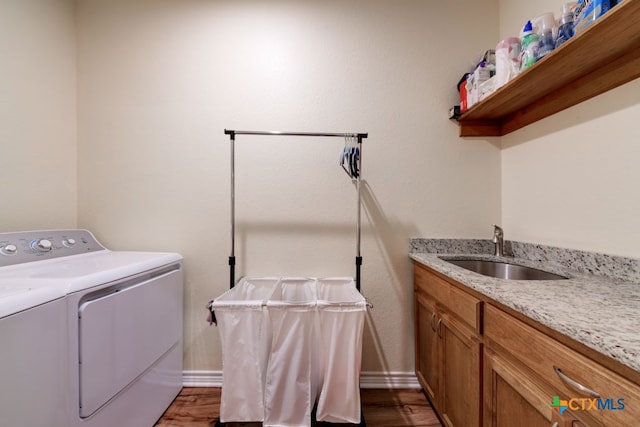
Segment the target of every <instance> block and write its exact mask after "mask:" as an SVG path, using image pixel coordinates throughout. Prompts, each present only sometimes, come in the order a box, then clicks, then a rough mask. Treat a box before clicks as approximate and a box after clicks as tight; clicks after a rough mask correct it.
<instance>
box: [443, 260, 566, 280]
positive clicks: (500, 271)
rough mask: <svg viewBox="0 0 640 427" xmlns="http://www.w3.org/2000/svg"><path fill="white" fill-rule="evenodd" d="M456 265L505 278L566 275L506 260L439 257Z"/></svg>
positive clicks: (555, 278) (546, 278)
mask: <svg viewBox="0 0 640 427" xmlns="http://www.w3.org/2000/svg"><path fill="white" fill-rule="evenodd" d="M440 259H442V260H443V261H447V262H449V263H451V264H453V265H457V266H458V267H462V268H465V269H467V270H470V271H473V272H475V273H479V274H482V275H485V276H489V277H496V278H498V279H507V280H563V279H567V277H564V276H560V275H559V274H554V273H549V272H548V271H543V270H538V269H536V268H530V267H525V266H523V265H517V264H510V263H508V262H499V261H487V260H477V259H472V260H470V259H446V258H440Z"/></svg>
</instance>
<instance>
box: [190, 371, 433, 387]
mask: <svg viewBox="0 0 640 427" xmlns="http://www.w3.org/2000/svg"><path fill="white" fill-rule="evenodd" d="M182 385H183V386H184V387H222V371H183V373H182ZM360 388H385V389H401V388H414V389H419V388H421V386H420V383H419V382H418V379H417V378H416V375H415V374H414V373H413V372H372V371H367V372H362V373H361V374H360Z"/></svg>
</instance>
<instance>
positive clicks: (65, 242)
mask: <svg viewBox="0 0 640 427" xmlns="http://www.w3.org/2000/svg"><path fill="white" fill-rule="evenodd" d="M62 244H63V245H65V246H66V247H68V248H70V247H71V246H73V245H75V244H76V239H72V238H71V237H69V238H68V239H64V240H63V241H62Z"/></svg>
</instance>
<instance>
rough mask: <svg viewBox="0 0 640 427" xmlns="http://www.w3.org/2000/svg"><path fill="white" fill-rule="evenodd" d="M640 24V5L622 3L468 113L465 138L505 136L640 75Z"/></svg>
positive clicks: (464, 118) (463, 125) (463, 129)
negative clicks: (639, 27)
mask: <svg viewBox="0 0 640 427" xmlns="http://www.w3.org/2000/svg"><path fill="white" fill-rule="evenodd" d="M558 4H560V3H558ZM638 22H640V2H638V1H635V0H627V1H624V2H622V3H620V4H619V5H617V6H616V7H614V8H613V9H611V10H610V11H609V12H607V13H606V14H605V15H604V16H602V17H601V18H600V19H598V20H597V21H596V22H594V23H593V24H591V26H590V27H589V28H587V29H586V30H585V31H584V32H582V33H580V34H578V35H576V36H575V37H573V38H572V39H571V40H569V41H568V42H566V43H564V44H563V45H562V46H560V47H559V48H558V49H556V50H554V51H553V52H551V53H550V54H549V55H547V56H546V57H545V58H543V59H542V60H541V61H540V62H538V63H536V64H534V65H533V67H531V68H530V69H528V70H527V71H525V72H523V73H522V74H521V75H519V76H517V77H516V78H515V79H513V80H511V81H510V82H508V83H507V84H506V85H504V86H503V87H501V88H500V89H498V90H497V91H496V92H495V93H493V94H492V95H490V96H489V97H488V98H486V99H484V100H483V101H481V102H479V103H478V104H476V105H474V106H473V107H472V108H470V109H469V110H468V111H467V112H465V113H464V114H463V115H462V116H461V117H460V118H459V119H458V122H459V128H460V136H500V135H506V134H508V133H510V132H513V131H515V130H517V129H520V128H522V127H524V126H527V125H529V124H531V123H534V122H536V121H538V120H540V119H543V118H545V117H548V116H550V115H552V114H555V113H557V112H559V111H562V110H564V109H566V108H569V107H571V106H573V105H576V104H578V103H580V102H582V101H585V100H587V99H589V98H592V97H594V96H596V95H599V94H601V93H603V92H606V91H608V90H611V89H613V88H615V87H618V86H620V85H622V84H624V83H627V82H629V81H631V80H634V79H636V78H638V77H640V32H639V31H638Z"/></svg>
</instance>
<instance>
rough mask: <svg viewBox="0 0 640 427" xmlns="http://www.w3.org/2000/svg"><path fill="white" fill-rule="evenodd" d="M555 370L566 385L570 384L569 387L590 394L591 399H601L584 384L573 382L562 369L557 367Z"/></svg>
mask: <svg viewBox="0 0 640 427" xmlns="http://www.w3.org/2000/svg"><path fill="white" fill-rule="evenodd" d="M553 370H554V371H556V374H557V375H558V376H559V377H560V379H561V380H562V381H563V382H564V383H565V384H568V385H569V386H571V387H573V388H574V389H576V390H578V391H581V392H583V393H585V394H588V395H589V396H591V397H600V395H599V394H598V393H597V392H595V391H593V390H591V389H590V388H587V387H585V386H583V385H582V384H580V383H579V382H577V381H575V380H572V379H571V378H569V377H568V376H566V375H565V374H564V373H563V372H562V370H561V369H560V368H558V367H557V366H554V367H553Z"/></svg>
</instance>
